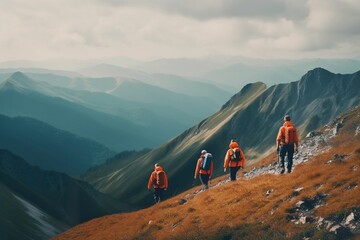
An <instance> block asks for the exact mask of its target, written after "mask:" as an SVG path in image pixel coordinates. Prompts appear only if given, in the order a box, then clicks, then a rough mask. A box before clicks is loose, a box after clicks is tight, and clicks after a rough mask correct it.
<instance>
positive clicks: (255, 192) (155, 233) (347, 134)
mask: <svg viewBox="0 0 360 240" xmlns="http://www.w3.org/2000/svg"><path fill="white" fill-rule="evenodd" d="M315 145H316V146H317V147H315V148H314V146H315ZM359 146H360V107H357V108H355V109H353V110H351V111H349V112H347V113H346V114H344V115H342V116H340V117H339V118H337V120H336V121H334V122H333V123H331V124H329V125H327V126H325V127H324V128H322V129H320V130H318V131H316V132H313V133H312V134H311V135H310V136H309V137H308V138H306V139H304V140H303V141H302V144H301V146H300V149H299V151H300V154H299V156H297V157H296V160H295V168H294V171H293V172H292V173H291V174H285V175H280V174H278V173H275V174H274V173H273V172H271V171H264V170H262V169H265V168H266V166H269V165H273V164H274V162H276V156H275V154H270V155H269V156H268V157H266V158H264V159H262V160H261V161H258V162H257V163H256V164H254V165H253V169H252V170H251V171H249V172H246V173H245V172H244V175H243V176H241V174H238V180H237V181H236V182H228V181H225V180H224V178H223V177H220V178H217V179H214V180H213V181H212V184H211V188H210V189H209V190H207V191H205V192H199V189H200V187H196V188H193V189H190V190H188V191H186V192H184V193H182V194H180V195H178V196H176V197H173V198H170V199H168V200H166V201H164V202H161V203H160V204H157V205H155V206H152V207H150V208H147V209H144V210H140V211H137V212H133V213H126V214H115V215H111V216H106V217H103V218H99V219H94V220H91V221H89V222H87V223H85V224H81V225H79V226H76V227H75V228H73V229H71V230H69V231H67V232H65V233H63V234H61V235H59V236H56V237H55V238H54V239H56V240H62V239H79V240H80V239H87V240H95V239H298V240H300V239H358V238H359V236H360V235H359V234H360V198H359V196H360V190H359V187H358V186H359V184H360V175H359V159H360V148H359ZM257 170H258V173H257V174H255V175H251V174H250V175H249V173H250V172H254V171H255V172H256V171H257ZM149 197H150V196H149Z"/></svg>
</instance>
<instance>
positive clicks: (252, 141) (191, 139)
mask: <svg viewBox="0 0 360 240" xmlns="http://www.w3.org/2000/svg"><path fill="white" fill-rule="evenodd" d="M359 89H360V72H356V73H353V74H334V73H331V72H329V71H327V70H325V69H322V68H317V69H314V70H312V71H309V72H308V73H307V74H305V75H304V76H303V77H302V78H301V79H300V80H299V81H296V82H291V83H287V84H279V85H274V86H271V87H269V88H267V87H266V85H265V84H263V83H253V84H248V85H247V86H245V87H244V88H243V89H242V90H241V91H240V92H239V93H237V94H236V95H234V96H233V97H232V98H231V99H230V100H229V101H228V102H227V103H226V104H225V105H224V106H223V107H222V109H221V110H220V111H219V112H217V113H215V114H214V115H212V116H210V117H208V118H206V119H204V120H203V121H201V122H200V123H199V124H197V125H195V126H193V127H192V128H190V129H188V130H187V131H185V132H183V133H182V134H180V135H178V136H177V137H176V138H174V139H172V140H170V141H168V142H166V143H164V144H163V145H161V146H160V147H158V148H156V149H154V150H152V151H150V152H149V153H147V154H145V155H143V156H141V157H139V158H137V159H135V160H132V161H128V163H127V164H126V165H124V166H123V167H121V168H120V169H119V168H116V169H114V170H109V171H104V172H103V176H98V177H96V178H90V177H87V176H86V175H85V178H84V179H86V180H87V181H88V182H89V183H91V184H94V185H95V186H96V187H97V189H98V190H100V191H101V192H104V193H107V194H110V195H111V196H113V197H115V198H117V199H121V200H122V201H126V202H129V203H133V204H141V205H142V206H148V205H149V204H151V198H149V196H148V193H147V192H146V191H145V185H144V184H145V183H146V182H147V180H148V177H149V175H150V173H151V171H152V169H153V165H154V163H156V162H159V163H160V164H162V165H163V166H164V168H165V170H166V171H167V172H168V176H169V179H170V180H169V182H170V185H171V187H169V190H168V194H169V195H173V194H176V193H179V192H182V191H184V190H186V189H188V188H189V187H191V186H192V185H193V174H194V168H195V164H196V160H197V158H198V157H199V154H200V151H201V150H202V149H207V150H208V151H209V152H211V153H212V154H213V156H214V157H215V176H219V175H221V174H222V169H223V167H222V165H223V157H224V154H225V152H226V150H227V148H228V144H229V141H230V139H233V138H235V139H238V141H239V143H240V146H241V147H242V148H243V149H244V151H245V155H246V156H247V158H248V160H250V159H257V158H259V157H260V156H261V155H262V154H265V153H266V152H267V151H269V150H271V149H273V148H274V144H275V138H276V134H277V131H278V129H279V127H280V126H281V125H282V123H283V122H282V119H283V116H284V115H285V114H290V115H291V116H292V120H293V122H294V123H295V125H296V126H297V127H298V129H299V132H300V135H301V137H304V136H305V135H306V134H307V133H308V132H309V131H311V130H314V129H316V128H318V127H320V126H322V125H324V124H326V123H328V122H329V121H331V120H332V119H334V118H335V117H336V116H337V115H338V114H340V113H342V112H344V111H346V110H348V109H349V108H351V107H354V106H356V105H358V104H359V103H360V92H359V91H358V90H359ZM121 161H124V160H123V159H122V160H121ZM104 167H105V168H107V169H111V167H109V166H106V165H104ZM99 171H101V167H99ZM134 172H136V177H133V173H134ZM110 179H111V180H110ZM125 182H126V184H124V183H125Z"/></svg>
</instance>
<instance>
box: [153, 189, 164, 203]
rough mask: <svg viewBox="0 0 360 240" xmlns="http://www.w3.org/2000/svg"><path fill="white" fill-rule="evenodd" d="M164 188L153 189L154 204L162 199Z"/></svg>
mask: <svg viewBox="0 0 360 240" xmlns="http://www.w3.org/2000/svg"><path fill="white" fill-rule="evenodd" d="M164 192H165V190H164V188H154V201H155V203H158V202H160V201H161V200H162V199H163V198H164Z"/></svg>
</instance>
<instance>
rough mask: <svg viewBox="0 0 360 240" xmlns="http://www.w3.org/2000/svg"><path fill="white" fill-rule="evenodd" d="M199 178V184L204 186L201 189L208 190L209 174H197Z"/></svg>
mask: <svg viewBox="0 0 360 240" xmlns="http://www.w3.org/2000/svg"><path fill="white" fill-rule="evenodd" d="M199 176H200V177H199V178H200V182H201V184H202V185H203V186H204V187H203V189H204V190H206V189H208V188H209V185H208V183H209V178H210V175H209V174H201V173H200V174H199Z"/></svg>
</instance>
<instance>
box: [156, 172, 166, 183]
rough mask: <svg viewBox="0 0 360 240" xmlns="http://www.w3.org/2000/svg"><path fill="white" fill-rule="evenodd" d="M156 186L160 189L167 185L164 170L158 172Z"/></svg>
mask: <svg viewBox="0 0 360 240" xmlns="http://www.w3.org/2000/svg"><path fill="white" fill-rule="evenodd" d="M154 184H155V185H156V186H158V187H162V186H164V185H165V172H164V171H163V170H159V171H156V177H155V182H154Z"/></svg>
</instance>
